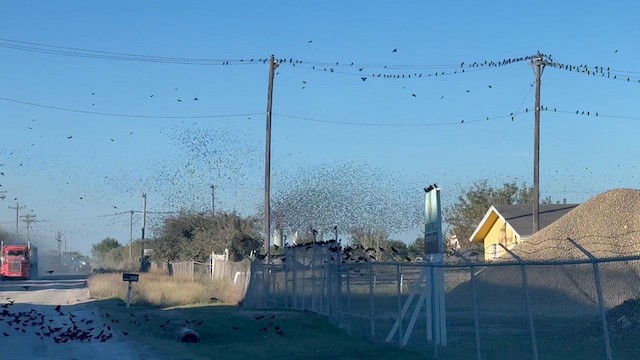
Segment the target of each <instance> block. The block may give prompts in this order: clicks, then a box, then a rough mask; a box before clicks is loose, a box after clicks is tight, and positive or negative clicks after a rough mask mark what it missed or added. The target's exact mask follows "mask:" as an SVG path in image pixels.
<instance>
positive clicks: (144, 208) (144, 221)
mask: <svg viewBox="0 0 640 360" xmlns="http://www.w3.org/2000/svg"><path fill="white" fill-rule="evenodd" d="M146 225H147V194H146V193H142V238H141V239H140V271H144V270H145V268H144V230H145V227H146Z"/></svg>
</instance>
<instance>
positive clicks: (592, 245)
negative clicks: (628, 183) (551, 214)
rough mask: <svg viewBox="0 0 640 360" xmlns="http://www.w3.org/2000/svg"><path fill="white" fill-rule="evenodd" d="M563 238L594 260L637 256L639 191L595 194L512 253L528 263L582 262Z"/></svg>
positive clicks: (575, 249) (639, 237)
mask: <svg viewBox="0 0 640 360" xmlns="http://www.w3.org/2000/svg"><path fill="white" fill-rule="evenodd" d="M567 238H571V239H573V240H575V241H576V242H577V243H578V244H580V245H581V246H583V247H584V248H585V249H587V250H588V251H589V252H590V253H592V254H593V255H594V256H596V257H618V256H633V255H640V190H632V189H616V190H610V191H607V192H605V193H602V194H600V195H597V196H595V197H593V198H591V199H590V200H588V201H587V202H585V203H584V204H581V205H580V206H578V207H576V208H575V209H573V210H572V211H571V212H569V213H568V214H566V215H565V216H563V217H561V218H560V219H558V220H557V221H556V222H554V223H552V224H551V225H549V226H547V227H546V228H544V229H542V230H540V231H539V232H537V233H536V234H534V235H532V236H531V237H530V238H529V239H527V240H526V241H524V242H523V243H522V244H520V245H518V246H517V247H516V248H515V249H514V253H516V254H517V255H518V256H520V257H521V258H523V259H528V260H560V259H585V258H586V256H585V255H584V254H583V253H582V252H580V250H578V249H577V248H576V247H575V246H573V245H572V244H571V243H570V242H569V241H568V240H567ZM504 260H511V259H504Z"/></svg>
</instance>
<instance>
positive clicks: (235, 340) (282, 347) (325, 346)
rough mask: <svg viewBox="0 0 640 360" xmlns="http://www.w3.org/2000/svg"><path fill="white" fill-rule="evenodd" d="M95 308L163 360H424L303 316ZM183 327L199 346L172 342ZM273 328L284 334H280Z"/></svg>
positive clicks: (215, 308)
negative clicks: (196, 337)
mask: <svg viewBox="0 0 640 360" xmlns="http://www.w3.org/2000/svg"><path fill="white" fill-rule="evenodd" d="M100 306H101V312H102V313H103V314H109V319H110V320H111V321H112V326H113V327H115V328H117V329H118V330H119V331H121V332H127V334H128V335H127V336H128V337H129V338H130V339H132V340H135V341H136V342H138V343H140V344H143V345H145V346H146V348H148V349H149V350H150V351H151V352H153V353H154V354H161V358H163V359H168V360H173V359H193V360H196V359H212V358H215V359H221V360H222V359H225V360H239V359H249V358H251V359H275V358H278V359H300V360H307V359H308V360H311V359H314V360H315V359H344V360H351V359H354V360H355V359H376V360H377V359H399V360H414V359H415V360H417V359H424V355H422V354H419V353H416V352H410V351H406V350H401V349H398V348H396V347H393V346H387V345H383V344H373V343H371V342H369V341H366V340H362V339H354V338H351V337H349V336H347V335H346V334H345V333H344V332H342V331H341V330H339V329H337V328H336V327H334V326H333V325H331V324H330V323H329V322H328V321H327V320H326V318H324V317H322V316H319V315H315V314H313V313H307V312H298V311H277V310H264V311H255V310H246V309H243V308H239V307H235V306H226V305H207V306H188V307H174V308H164V309H160V308H155V307H148V306H133V307H132V308H130V309H127V308H126V307H124V304H123V303H122V302H121V301H119V300H113V301H107V302H102V304H101V305H100ZM145 315H146V317H145ZM256 317H258V319H256ZM145 319H148V321H145ZM200 321H202V325H200V326H198V323H199V322H200ZM185 325H186V326H189V327H190V328H192V329H194V330H195V331H196V332H197V333H198V334H199V336H200V342H199V343H197V344H190V343H180V342H177V335H178V333H179V331H180V329H182V328H183V327H184V326H185ZM261 329H262V330H261ZM277 329H280V330H282V332H283V333H282V334H281V335H279V334H278V333H277V331H276V330H277Z"/></svg>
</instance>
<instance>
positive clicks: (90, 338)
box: [0, 298, 127, 344]
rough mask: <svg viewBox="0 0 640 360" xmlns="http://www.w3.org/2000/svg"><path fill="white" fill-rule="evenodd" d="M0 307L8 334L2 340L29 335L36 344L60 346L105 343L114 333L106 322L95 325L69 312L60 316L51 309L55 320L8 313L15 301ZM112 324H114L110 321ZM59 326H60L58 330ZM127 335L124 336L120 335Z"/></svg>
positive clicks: (37, 314) (32, 311) (0, 318)
mask: <svg viewBox="0 0 640 360" xmlns="http://www.w3.org/2000/svg"><path fill="white" fill-rule="evenodd" d="M6 300H7V301H8V302H7V303H5V304H4V305H0V309H1V310H0V323H2V322H4V323H5V324H6V325H8V327H9V328H10V329H11V330H8V331H9V332H7V331H3V332H2V335H3V336H5V337H9V336H12V335H13V334H12V332H15V333H18V334H21V333H27V332H30V333H32V334H33V335H35V336H37V337H39V338H40V340H43V341H44V340H49V339H50V340H51V341H53V342H55V343H58V344H62V343H66V342H68V341H79V342H106V341H108V340H109V339H111V338H112V337H113V336H114V331H112V330H111V326H110V325H109V324H107V323H106V322H104V323H102V324H98V323H96V322H95V321H94V320H90V319H84V318H80V317H79V316H78V315H74V314H73V313H71V312H63V311H62V306H60V305H58V306H56V307H55V309H54V310H55V312H56V315H55V317H56V318H51V316H47V315H46V314H44V313H42V312H39V311H37V310H35V309H33V308H32V309H30V310H28V311H15V312H14V311H12V309H11V308H12V306H13V305H14V302H15V300H12V299H11V298H7V299H6ZM113 322H117V320H114V321H113ZM60 325H62V326H60ZM123 334H124V335H127V333H126V332H123Z"/></svg>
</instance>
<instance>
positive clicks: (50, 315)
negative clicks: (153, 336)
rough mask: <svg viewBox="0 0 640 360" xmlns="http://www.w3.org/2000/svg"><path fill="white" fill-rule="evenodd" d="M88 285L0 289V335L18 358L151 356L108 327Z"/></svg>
mask: <svg viewBox="0 0 640 360" xmlns="http://www.w3.org/2000/svg"><path fill="white" fill-rule="evenodd" d="M103 316H104V315H101V314H100V312H99V311H98V308H97V306H95V305H93V304H92V302H91V299H90V298H89V291H88V289H86V288H81V289H55V288H52V289H43V290H35V291H34V290H29V291H0V339H2V341H1V344H2V348H3V349H5V350H4V351H5V352H6V351H8V350H7V349H12V350H11V351H12V352H14V356H13V357H19V358H22V359H69V360H71V359H77V360H80V359H83V360H84V359H93V360H96V359H135V360H141V359H157V358H158V357H157V356H154V355H151V354H150V353H149V352H148V350H147V349H145V347H144V346H141V345H140V344H136V343H134V342H133V341H131V340H129V339H128V338H127V335H128V334H126V333H123V332H122V331H118V330H116V329H115V328H112V327H111V325H112V324H111V323H109V321H108V319H105V318H104V317H103Z"/></svg>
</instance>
